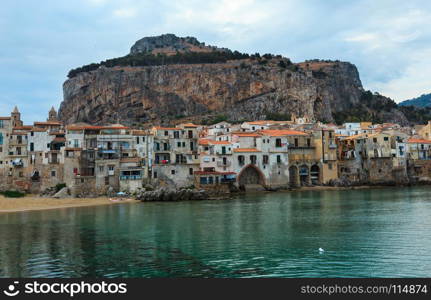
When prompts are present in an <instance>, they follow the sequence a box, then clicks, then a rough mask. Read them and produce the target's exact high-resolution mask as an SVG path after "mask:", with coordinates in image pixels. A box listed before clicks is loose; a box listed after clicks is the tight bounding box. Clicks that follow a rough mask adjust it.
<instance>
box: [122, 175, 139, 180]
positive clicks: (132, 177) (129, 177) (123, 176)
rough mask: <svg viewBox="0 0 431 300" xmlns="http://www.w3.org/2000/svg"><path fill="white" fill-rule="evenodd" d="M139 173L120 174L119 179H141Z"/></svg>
mask: <svg viewBox="0 0 431 300" xmlns="http://www.w3.org/2000/svg"><path fill="white" fill-rule="evenodd" d="M141 179H142V176H141V175H121V176H120V180H141Z"/></svg>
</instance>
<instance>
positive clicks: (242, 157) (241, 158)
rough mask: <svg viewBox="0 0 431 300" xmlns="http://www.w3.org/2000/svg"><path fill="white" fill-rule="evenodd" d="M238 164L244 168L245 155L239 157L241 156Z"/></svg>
mask: <svg viewBox="0 0 431 300" xmlns="http://www.w3.org/2000/svg"><path fill="white" fill-rule="evenodd" d="M238 164H239V165H240V166H243V165H244V156H243V155H239V156H238Z"/></svg>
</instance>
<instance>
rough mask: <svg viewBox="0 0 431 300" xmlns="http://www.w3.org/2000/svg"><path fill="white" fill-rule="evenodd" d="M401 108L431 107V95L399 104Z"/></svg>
mask: <svg viewBox="0 0 431 300" xmlns="http://www.w3.org/2000/svg"><path fill="white" fill-rule="evenodd" d="M398 105H400V106H416V107H431V93H430V94H423V95H421V96H419V97H417V98H413V99H409V100H405V101H402V102H400V103H398Z"/></svg>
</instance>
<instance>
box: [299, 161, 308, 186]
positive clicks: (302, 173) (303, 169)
mask: <svg viewBox="0 0 431 300" xmlns="http://www.w3.org/2000/svg"><path fill="white" fill-rule="evenodd" d="M309 179H310V174H309V170H308V166H307V165H302V166H300V167H299V181H300V182H301V186H304V185H309Z"/></svg>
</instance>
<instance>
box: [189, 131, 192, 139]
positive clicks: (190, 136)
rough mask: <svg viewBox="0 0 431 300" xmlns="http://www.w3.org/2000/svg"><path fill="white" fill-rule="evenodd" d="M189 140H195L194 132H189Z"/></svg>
mask: <svg viewBox="0 0 431 300" xmlns="http://www.w3.org/2000/svg"><path fill="white" fill-rule="evenodd" d="M188 133H189V139H192V138H193V131H192V130H189V132H188Z"/></svg>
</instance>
